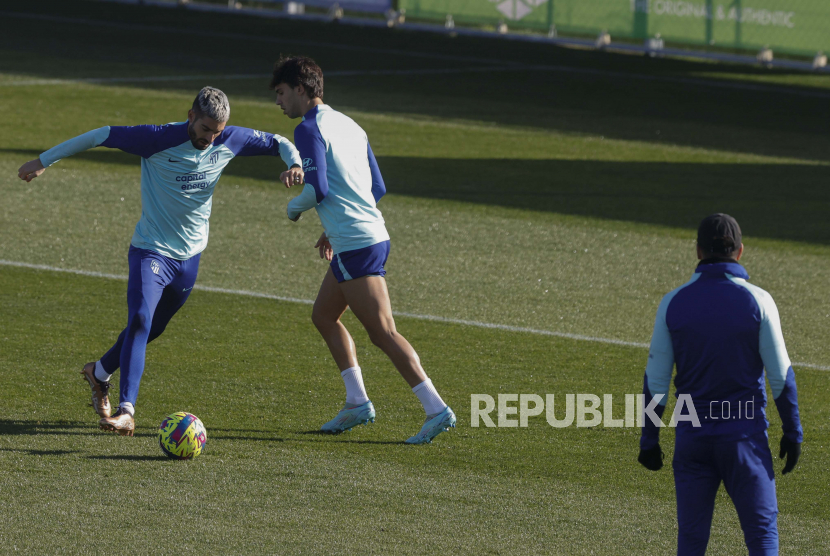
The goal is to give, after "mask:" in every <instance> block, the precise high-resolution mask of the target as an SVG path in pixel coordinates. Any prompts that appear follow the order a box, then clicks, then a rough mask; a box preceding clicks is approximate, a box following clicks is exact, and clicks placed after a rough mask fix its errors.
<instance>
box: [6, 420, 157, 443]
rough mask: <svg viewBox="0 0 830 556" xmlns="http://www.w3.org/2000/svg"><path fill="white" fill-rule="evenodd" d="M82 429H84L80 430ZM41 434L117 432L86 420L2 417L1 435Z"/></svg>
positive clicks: (75, 434)
mask: <svg viewBox="0 0 830 556" xmlns="http://www.w3.org/2000/svg"><path fill="white" fill-rule="evenodd" d="M79 429H82V430H79ZM39 434H58V435H73V436H90V435H94V434H101V435H113V434H116V433H113V432H108V431H102V430H100V429H99V428H98V425H97V423H96V422H86V421H39V420H38V421H21V420H13V419H0V436H4V435H10V436H17V435H23V436H35V435H39ZM151 436H156V433H155V432H150V433H148V432H136V433H135V437H140V438H145V437H151Z"/></svg>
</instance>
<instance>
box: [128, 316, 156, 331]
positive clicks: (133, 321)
mask: <svg viewBox="0 0 830 556" xmlns="http://www.w3.org/2000/svg"><path fill="white" fill-rule="evenodd" d="M127 329H128V331H129V333H130V334H132V335H136V334H141V333H149V332H150V318H149V317H148V316H147V315H146V314H144V313H143V312H141V311H139V312H137V313H136V314H134V315H133V316H132V318H130V322H129V324H128V326H127Z"/></svg>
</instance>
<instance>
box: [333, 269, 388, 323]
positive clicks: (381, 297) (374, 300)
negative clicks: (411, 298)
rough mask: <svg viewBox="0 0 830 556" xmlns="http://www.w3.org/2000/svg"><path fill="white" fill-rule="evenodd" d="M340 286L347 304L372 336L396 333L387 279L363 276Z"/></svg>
mask: <svg viewBox="0 0 830 556" xmlns="http://www.w3.org/2000/svg"><path fill="white" fill-rule="evenodd" d="M329 272H331V271H329ZM332 278H333V277H332ZM338 285H339V286H340V290H341V291H342V292H343V297H344V299H345V301H346V303H347V304H348V306H349V307H351V309H352V312H353V313H354V314H355V316H356V317H357V318H358V320H359V321H360V322H361V324H363V326H364V327H365V328H366V330H367V332H369V334H370V335H372V334H373V333H377V334H381V333H390V332H392V333H394V332H395V319H394V317H393V316H392V304H391V302H390V301H389V290H388V289H387V288H386V279H385V278H383V277H382V276H363V277H362V278H356V279H354V280H347V281H345V282H341V283H340V284H338Z"/></svg>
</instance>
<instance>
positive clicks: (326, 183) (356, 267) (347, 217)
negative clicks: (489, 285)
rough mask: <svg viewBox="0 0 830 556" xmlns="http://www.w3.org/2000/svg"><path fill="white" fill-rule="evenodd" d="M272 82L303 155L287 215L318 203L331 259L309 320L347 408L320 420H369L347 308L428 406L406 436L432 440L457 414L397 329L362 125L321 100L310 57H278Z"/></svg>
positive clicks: (379, 185)
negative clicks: (294, 122) (299, 187)
mask: <svg viewBox="0 0 830 556" xmlns="http://www.w3.org/2000/svg"><path fill="white" fill-rule="evenodd" d="M271 88H272V89H274V91H275V92H276V93H277V104H278V105H279V106H280V107H281V108H282V109H283V112H284V113H285V114H286V115H287V116H288V117H289V118H299V117H301V116H302V117H303V121H302V123H300V125H298V126H297V129H296V130H295V131H294V141H295V143H296V144H297V148H298V149H299V150H300V155H301V156H302V158H303V170H304V172H305V187H304V189H303V191H302V193H301V194H300V195H299V196H297V197H295V198H294V199H292V200H291V202H289V204H288V218H290V219H291V220H293V221H297V220H298V219H299V218H300V215H301V214H302V213H303V212H305V211H307V210H309V209H312V208H316V209H317V214H318V215H319V216H320V221H321V222H322V224H323V228H324V229H325V232H324V233H323V235H322V236H320V239H319V240H318V241H317V244H316V245H315V247H317V248H318V249H319V250H320V257H321V258H325V259H327V260H329V261H331V265H330V267H329V269H328V271H327V272H326V277H325V278H324V279H323V284H322V286H320V292H319V293H318V294H317V300H316V301H315V302H314V310H313V312H312V320H313V321H314V324H315V326H316V327H317V329H318V330H319V331H320V334H321V335H322V336H323V339H324V340H325V341H326V344H328V347H329V350H330V351H331V354H332V356H333V357H334V361H335V363H336V364H337V365H338V367H339V368H340V374H341V376H342V377H343V381H344V382H345V384H346V405H345V406H344V407H343V409H342V410H341V411H340V413H338V414H337V416H336V417H335V418H334V419H332V420H331V421H329V422H328V423H326V424H324V425H323V427H322V430H323V431H327V432H332V433H338V432H343V431H344V430H348V429H351V428H352V427H354V426H355V425H359V424H366V423H368V422H369V421H374V419H375V409H374V406H373V405H372V402H371V401H369V397H368V396H367V395H366V389H365V387H364V385H363V376H362V373H361V370H360V367H359V366H358V363H357V355H356V353H355V345H354V341H353V340H352V337H351V336H350V335H349V332H348V331H347V330H346V327H345V326H343V323H342V322H340V317H341V316H342V315H343V313H344V312H345V311H346V309H347V308H348V307H351V309H352V312H353V313H354V314H355V316H356V317H357V318H358V319H359V320H360V322H361V323H362V324H363V326H364V327H365V328H366V330H367V332H369V337H370V338H371V340H372V342H373V343H374V344H375V345H376V346H378V347H379V348H380V349H381V350H383V352H384V353H386V355H387V356H388V357H389V359H391V360H392V363H394V365H395V367H396V368H397V369H398V371H399V372H400V373H401V376H403V378H404V379H405V380H406V381H407V382H408V383H409V386H411V387H412V391H413V392H414V393H415V395H416V396H418V399H419V400H420V401H421V403H422V404H423V406H424V411H425V412H426V420H425V421H424V425H423V427H422V428H421V430H420V431H419V432H418V433H417V434H416V435H414V436H412V437H410V438H409V439H407V440H406V442H407V443H410V444H423V443H426V442H431V441H432V439H433V438H435V437H436V436H437V435H438V434H440V433H441V432H443V431H445V430H448V429H449V428H450V427H454V426H455V421H456V419H455V414H454V413H453V411H452V409H450V408H449V406H447V404H446V403H444V401H443V400H442V399H441V396H439V395H438V392H437V391H436V390H435V386H433V384H432V381H431V380H430V379H429V378H428V377H427V375H426V373H425V372H424V369H423V367H421V361H420V359H419V358H418V354H417V353H415V350H414V349H412V346H411V345H409V342H407V341H406V338H404V337H403V336H401V335H400V334H398V332H397V330H396V329H395V320H394V318H393V317H392V307H391V305H390V302H389V292H388V291H387V289H386V280H385V279H384V276H385V275H386V270H385V269H384V265H385V263H386V259H387V257H388V256H389V247H390V243H389V234H388V233H387V231H386V227H385V226H384V222H383V217H382V216H381V214H380V211H379V210H378V208H377V201H378V200H379V199H380V198H381V197H382V196H383V194H384V193H386V187H385V185H384V183H383V178H382V177H381V175H380V170H379V169H378V165H377V161H376V160H375V155H374V154H373V153H372V148H371V147H370V146H369V142H368V139H367V138H366V132H364V131H363V130H362V129H361V128H360V126H358V125H357V124H356V123H355V122H354V121H353V120H352V119H351V118H349V117H348V116H345V115H343V114H341V113H340V112H337V111H335V110H332V109H331V107H329V106H326V105H325V104H323V72H322V70H321V69H320V67H319V66H318V65H317V64H316V63H314V61H313V60H311V59H310V58H303V57H295V58H284V59H282V60H280V61H279V62H278V63H277V66H276V68H275V69H274V75H273V79H272V80H271Z"/></svg>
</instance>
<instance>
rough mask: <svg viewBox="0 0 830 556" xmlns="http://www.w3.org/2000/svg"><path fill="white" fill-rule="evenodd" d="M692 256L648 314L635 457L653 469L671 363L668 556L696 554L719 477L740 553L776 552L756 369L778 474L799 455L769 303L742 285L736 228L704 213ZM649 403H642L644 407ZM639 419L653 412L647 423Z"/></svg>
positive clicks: (793, 398) (791, 382)
mask: <svg viewBox="0 0 830 556" xmlns="http://www.w3.org/2000/svg"><path fill="white" fill-rule="evenodd" d="M697 253H698V258H699V259H700V264H698V266H697V269H696V270H695V273H694V274H693V275H692V279H691V280H690V281H689V282H687V283H686V284H684V285H683V286H681V287H679V288H677V289H676V290H673V291H672V292H670V293H669V294H667V295H666V296H665V297H664V298H663V301H662V302H661V303H660V307H659V309H658V310H657V319H656V322H655V324H654V334H653V336H652V339H651V347H650V350H649V356H648V358H649V359H648V365H647V366H646V373H645V381H644V385H643V393H644V395H645V400H644V402H645V406H646V408H647V409H646V411H645V415H644V420H643V432H642V437H641V439H640V456H639V458H638V459H639V461H640V463H642V464H643V465H644V466H645V467H646V468H648V469H651V470H655V471H656V470H658V469H660V468H661V467H662V465H663V463H662V458H663V454H662V451H661V450H660V444H659V432H660V429H659V428H658V427H659V426H662V423H661V422H660V421H659V419H658V418H657V417H661V416H662V414H663V410H664V409H665V407H666V396H667V395H668V392H669V383H670V381H671V374H672V367H673V366H674V365H677V375H676V376H675V379H674V384H675V387H676V388H677V393H676V395H677V396H678V398H679V401H678V405H680V402H681V401H683V398H684V397H685V398H686V399H687V400H689V401H690V402H691V403H686V404H684V405H685V407H684V414H686V415H691V414H692V413H694V414H696V416H697V421H698V423H695V422H694V419H689V420H679V422H678V423H677V429H676V442H675V451H674V461H673V462H672V467H673V468H674V481H675V487H676V491H677V521H678V527H679V531H678V539H677V553H678V555H693V554H704V553H705V552H706V545H707V543H708V542H709V530H710V528H711V525H712V513H713V511H714V508H715V495H716V493H717V491H718V488H719V486H720V483H721V481H723V483H724V486H725V487H726V491H727V492H728V493H729V496H730V497H731V498H732V502H733V503H734V504H735V509H736V510H737V511H738V518H739V519H740V522H741V528H742V529H743V532H744V539H745V541H746V545H747V548H749V554H750V555H751V556H755V555H765V556H766V555H774V554H778V503H777V500H776V497H775V475H774V472H773V468H772V454H771V453H770V449H769V442H768V439H767V432H766V429H767V427H768V426H769V423H768V422H767V419H766V414H765V412H764V408H765V406H766V402H767V399H766V390H765V388H764V369H766V375H767V380H769V383H770V388H771V389H772V394H773V398H774V399H775V405H776V407H777V408H778V413H779V415H780V416H781V421H782V423H783V430H784V436H783V438H782V439H781V452H780V455H779V457H781V458H784V457H785V456H786V458H787V463H786V465H785V467H784V470H783V473H788V472H789V471H791V470H792V469H793V467H795V464H796V463H797V462H798V457H799V456H800V454H801V441H802V429H801V423H800V420H799V415H798V396H797V393H796V386H795V374H794V373H793V368H792V365H791V363H790V359H789V356H788V355H787V349H786V347H785V346H784V338H783V336H782V333H781V323H780V320H779V318H778V309H777V307H776V306H775V302H774V301H773V300H772V297H771V296H770V295H769V294H768V293H767V292H765V291H764V290H762V289H761V288H759V287H757V286H754V285H752V284H749V283H748V282H747V279H748V278H749V276H748V275H747V273H746V271H745V270H744V268H743V267H742V266H741V265H740V264H738V259H740V258H741V255H742V254H743V244H742V243H741V230H740V227H739V226H738V223H737V222H736V221H735V219H734V218H732V217H731V216H728V215H726V214H713V215H711V216H709V217H707V218H705V219H704V220H703V222H701V224H700V227H699V229H698V239H697ZM649 404H650V405H649ZM649 413H654V414H656V417H655V418H651V417H649Z"/></svg>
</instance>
